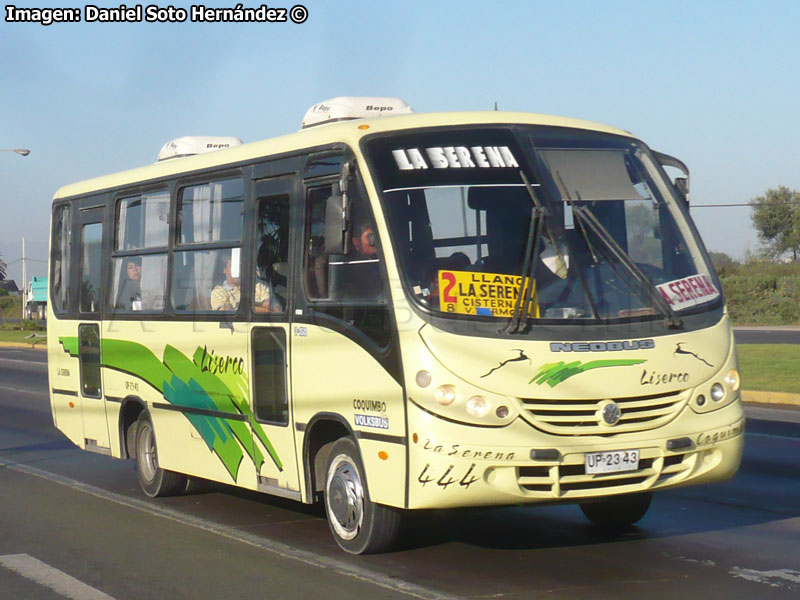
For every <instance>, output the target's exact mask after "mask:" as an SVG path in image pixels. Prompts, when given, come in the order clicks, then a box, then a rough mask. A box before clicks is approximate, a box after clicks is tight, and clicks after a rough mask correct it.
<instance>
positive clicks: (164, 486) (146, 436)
mask: <svg viewBox="0 0 800 600" xmlns="http://www.w3.org/2000/svg"><path fill="white" fill-rule="evenodd" d="M135 439H136V463H137V465H138V467H139V468H138V471H139V483H140V484H141V486H142V490H144V493H145V494H147V495H148V496H150V497H151V498H155V497H157V496H174V495H176V494H180V493H182V492H184V491H185V490H186V484H187V482H188V480H187V479H186V476H184V475H181V474H180V473H174V472H172V471H167V470H166V469H162V468H161V467H159V466H158V449H157V448H156V434H155V430H154V429H153V421H152V419H150V413H148V412H147V411H146V410H145V411H142V414H141V415H139V420H138V421H137V422H136V438H135Z"/></svg>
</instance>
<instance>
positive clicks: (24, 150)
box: [0, 148, 31, 319]
mask: <svg viewBox="0 0 800 600" xmlns="http://www.w3.org/2000/svg"><path fill="white" fill-rule="evenodd" d="M0 152H16V153H17V154H19V155H20V156H28V154H30V153H31V151H30V150H28V149H27V148H2V149H0ZM25 267H26V261H25V238H24V237H23V238H22V318H23V319H24V318H25V309H26V308H27V304H28V303H27V299H28V281H27V279H28V270H27V269H26V268H25Z"/></svg>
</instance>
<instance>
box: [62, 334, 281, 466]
mask: <svg viewBox="0 0 800 600" xmlns="http://www.w3.org/2000/svg"><path fill="white" fill-rule="evenodd" d="M59 341H60V342H61V344H62V345H63V346H64V350H65V351H66V352H68V353H69V354H70V356H75V357H77V356H78V354H79V353H78V350H79V348H78V338H77V337H61V338H59ZM101 347H102V355H101V356H102V365H103V366H104V367H106V368H109V369H114V370H116V371H121V372H124V373H130V374H132V375H135V376H136V377H139V378H141V379H143V380H144V381H146V382H147V383H148V384H149V385H151V386H152V387H153V388H155V389H156V390H158V391H159V392H160V393H161V394H162V395H163V397H164V399H165V400H167V401H168V402H169V403H170V404H172V405H173V406H176V407H179V408H193V409H200V410H209V411H214V412H223V413H230V414H232V415H244V416H245V417H246V419H247V423H245V422H243V421H240V420H236V419H232V420H229V419H225V418H224V417H212V416H207V415H202V414H194V413H184V416H185V417H186V418H187V419H188V420H189V422H190V423H191V424H192V426H193V427H194V428H195V430H196V431H197V433H198V434H199V435H200V437H201V438H202V439H203V441H204V442H205V444H206V446H207V447H208V448H209V450H211V451H213V452H214V453H215V454H216V455H217V456H218V457H219V459H220V461H221V462H222V464H223V465H224V466H225V469H226V470H227V471H228V473H229V474H230V475H231V477H232V478H233V479H234V481H235V480H236V479H237V475H238V472H239V467H240V465H241V463H242V460H243V457H244V453H243V451H242V450H244V452H245V453H247V455H248V457H249V458H250V460H251V461H252V462H253V464H254V465H255V467H256V470H257V471H260V470H261V465H262V464H263V463H264V458H265V457H264V454H263V452H262V451H261V450H260V448H259V447H258V446H257V445H256V444H255V442H254V441H253V435H255V437H257V438H258V439H259V441H260V442H261V443H262V444H263V446H264V448H266V450H267V453H268V454H269V456H270V458H271V459H272V461H273V462H274V463H275V465H276V466H277V467H278V469H279V470H281V471H282V470H283V463H282V462H281V460H280V457H279V456H278V453H277V452H276V451H275V448H274V446H273V445H272V443H271V442H270V440H269V438H268V437H267V434H266V433H265V432H264V429H263V427H262V426H261V425H260V424H259V423H257V422H256V420H255V415H254V414H253V412H252V410H251V409H250V403H249V402H248V398H249V388H248V385H247V378H246V376H245V375H244V374H243V373H232V372H229V373H224V374H212V373H210V372H208V371H204V370H203V368H202V356H203V354H204V349H203V348H198V349H197V350H196V351H195V353H194V355H193V359H194V360H190V359H189V358H188V357H187V356H185V355H184V354H183V353H182V352H180V351H179V350H178V349H176V348H175V347H173V346H170V345H167V346H166V347H165V348H164V358H163V360H159V359H158V357H157V356H156V355H155V354H153V352H152V351H151V350H150V349H149V348H147V347H146V346H143V345H142V344H139V343H137V342H129V341H126V340H115V339H104V340H102V342H101ZM248 424H249V425H250V428H248ZM251 432H252V433H251Z"/></svg>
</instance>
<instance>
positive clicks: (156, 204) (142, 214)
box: [115, 190, 169, 250]
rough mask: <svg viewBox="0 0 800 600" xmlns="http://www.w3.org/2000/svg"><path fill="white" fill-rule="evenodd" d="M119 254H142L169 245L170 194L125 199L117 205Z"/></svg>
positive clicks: (149, 194) (154, 194) (160, 192)
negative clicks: (145, 250)
mask: <svg viewBox="0 0 800 600" xmlns="http://www.w3.org/2000/svg"><path fill="white" fill-rule="evenodd" d="M116 234H117V235H116V240H117V243H116V246H115V249H116V250H139V249H141V248H159V247H164V246H166V245H167V238H168V237H169V192H168V191H166V190H163V191H157V192H148V193H145V194H141V195H137V196H131V197H129V198H122V199H121V200H120V201H119V202H118V203H117V232H116Z"/></svg>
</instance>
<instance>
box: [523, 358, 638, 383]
mask: <svg viewBox="0 0 800 600" xmlns="http://www.w3.org/2000/svg"><path fill="white" fill-rule="evenodd" d="M643 362H645V360H644V359H635V358H621V359H611V360H592V361H589V362H587V363H581V361H579V360H576V361H575V362H570V363H566V362H564V361H560V362H557V363H548V364H546V365H542V366H541V367H539V372H538V373H537V374H536V375H534V376H533V379H531V380H530V381H529V382H528V383H529V384H530V383H534V382H536V384H538V385H542V384H543V383H546V384H547V385H549V386H550V387H556V386H557V385H558V384H559V383H561V382H563V381H565V380H567V379H569V378H570V377H572V376H573V375H580V374H581V373H585V372H586V371H591V370H592V369H604V368H606V367H628V366H631V365H640V364H642V363H643Z"/></svg>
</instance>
